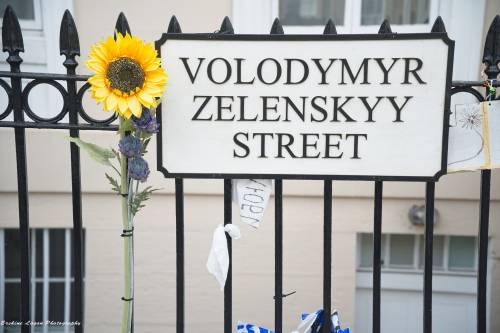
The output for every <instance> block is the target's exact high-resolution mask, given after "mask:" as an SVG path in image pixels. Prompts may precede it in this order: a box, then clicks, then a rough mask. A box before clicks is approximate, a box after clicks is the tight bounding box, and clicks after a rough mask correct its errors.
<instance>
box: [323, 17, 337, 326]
mask: <svg viewBox="0 0 500 333" xmlns="http://www.w3.org/2000/svg"><path fill="white" fill-rule="evenodd" d="M336 34H337V29H336V27H335V23H334V22H333V20H332V19H329V20H328V21H327V22H326V24H325V28H324V29H323V35H336ZM323 200H324V203H323V207H324V212H323V218H324V221H323V252H324V253H323V310H324V311H323V314H324V319H323V322H324V325H323V327H322V331H323V333H330V330H331V326H332V321H331V319H330V315H331V313H332V180H331V179H327V180H325V181H324V193H323Z"/></svg>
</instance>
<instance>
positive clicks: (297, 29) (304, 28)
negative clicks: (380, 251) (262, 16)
mask: <svg viewBox="0 0 500 333" xmlns="http://www.w3.org/2000/svg"><path fill="white" fill-rule="evenodd" d="M271 1H272V6H271V8H272V17H280V15H279V7H280V6H279V1H280V0H271ZM356 1H357V0H356ZM353 3H354V1H350V0H345V5H344V24H343V25H337V23H336V22H334V23H335V28H336V29H337V32H338V33H339V34H347V33H350V32H351V31H350V30H351V29H350V27H351V17H352V15H351V13H352V6H353ZM325 24H326V22H325ZM325 24H323V25H284V26H283V29H284V30H285V33H286V34H314V35H317V34H322V33H323V30H324V29H325Z"/></svg>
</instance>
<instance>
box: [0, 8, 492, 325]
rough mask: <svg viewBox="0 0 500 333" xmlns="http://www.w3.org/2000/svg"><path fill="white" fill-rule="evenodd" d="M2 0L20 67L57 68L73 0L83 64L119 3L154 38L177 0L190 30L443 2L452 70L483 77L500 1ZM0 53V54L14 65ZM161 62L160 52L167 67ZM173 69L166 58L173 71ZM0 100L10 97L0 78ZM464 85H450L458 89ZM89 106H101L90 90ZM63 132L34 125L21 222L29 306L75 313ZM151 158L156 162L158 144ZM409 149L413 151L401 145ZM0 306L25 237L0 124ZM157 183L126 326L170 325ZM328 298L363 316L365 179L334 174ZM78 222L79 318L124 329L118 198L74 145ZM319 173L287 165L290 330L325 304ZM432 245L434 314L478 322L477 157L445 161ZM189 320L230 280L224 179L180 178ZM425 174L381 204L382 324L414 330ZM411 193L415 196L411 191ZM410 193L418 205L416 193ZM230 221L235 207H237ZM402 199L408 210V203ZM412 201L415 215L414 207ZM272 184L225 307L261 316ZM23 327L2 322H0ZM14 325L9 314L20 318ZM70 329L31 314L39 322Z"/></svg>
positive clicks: (372, 17) (361, 26)
mask: <svg viewBox="0 0 500 333" xmlns="http://www.w3.org/2000/svg"><path fill="white" fill-rule="evenodd" d="M7 4H11V5H12V6H13V8H14V9H15V11H16V13H17V15H18V17H19V18H20V19H21V27H22V30H23V35H24V44H25V49H26V53H25V54H23V55H22V57H23V58H24V62H23V64H22V70H23V71H47V72H61V73H62V72H64V67H63V66H62V62H63V58H62V57H61V56H60V55H59V51H58V50H59V48H58V42H59V39H58V38H59V37H58V36H59V25H60V20H61V18H62V14H63V12H64V10H65V9H66V8H68V9H70V10H71V12H72V13H73V16H74V18H75V21H76V24H77V27H78V32H79V36H80V45H81V50H82V56H81V57H80V62H81V63H82V65H81V66H80V68H79V69H78V71H79V73H82V74H86V73H88V71H87V70H86V68H85V66H84V65H83V62H84V60H85V59H86V55H87V54H88V51H89V49H90V46H91V44H93V43H95V42H97V41H100V40H102V39H104V38H105V37H107V36H108V35H110V34H112V33H113V29H114V24H115V21H116V18H117V16H118V14H119V13H120V12H121V11H123V12H124V13H125V15H126V16H127V18H128V21H129V23H130V26H131V30H132V33H133V34H135V35H137V36H139V37H140V38H142V39H146V40H148V41H154V40H156V39H158V38H159V37H160V34H161V33H162V32H165V31H166V29H167V25H168V22H169V19H170V17H171V15H173V14H175V15H176V16H177V18H178V19H179V22H180V24H181V27H182V30H183V32H213V31H215V30H217V29H218V27H219V26H220V23H221V21H222V18H223V17H224V16H229V17H230V18H231V21H232V23H233V25H234V28H235V31H236V33H259V34H260V33H262V34H265V33H268V32H269V30H270V27H271V23H272V20H273V19H274V17H280V19H281V22H282V23H283V25H284V30H285V33H299V34H302V33H321V32H322V29H323V25H324V24H325V22H326V21H327V19H328V18H330V17H331V18H333V20H334V21H335V23H336V26H337V30H338V32H339V33H343V34H344V33H345V34H348V33H376V32H377V30H378V28H379V26H380V23H381V22H382V21H383V19H384V18H388V19H389V21H390V23H391V26H392V29H393V31H395V32H428V31H430V29H431V26H432V23H433V21H434V20H435V18H436V17H437V16H438V15H440V16H442V18H443V20H444V22H445V25H446V28H447V31H448V33H449V35H450V37H451V38H452V39H454V40H455V41H456V47H455V64H454V75H453V78H454V79H455V80H476V79H480V72H481V57H482V47H483V43H484V36H485V34H486V31H487V29H488V27H489V24H490V22H491V21H492V19H493V17H494V16H495V15H496V14H500V2H499V1H498V0H475V1H469V0H301V1H299V0H211V1H201V0H198V1H196V0H183V1H173V0H143V1H133V0H120V1H117V0H113V1H102V0H101V1H99V0H85V1H84V0H0V9H2V12H3V9H4V8H5V6H6V5H7ZM5 58H6V55H4V57H2V60H1V61H0V68H1V69H2V70H5V69H8V65H7V64H6V63H5ZM167 72H168V68H167ZM169 74H170V75H171V76H174V75H175V73H169ZM51 89H53V88H51V87H40V86H38V87H37V88H35V90H36V91H34V92H33V93H32V95H30V96H31V97H30V98H31V100H30V103H31V105H33V106H34V107H33V109H34V111H35V112H36V113H39V114H41V115H44V116H49V115H51V114H56V113H58V112H59V110H60V108H61V106H62V101H61V100H60V96H59V95H57V94H54V93H53V92H52V91H51ZM0 94H3V95H2V96H1V97H0V109H2V110H3V109H4V108H5V106H6V103H7V98H6V96H5V92H4V91H3V90H1V91H0ZM467 101H468V100H467V99H466V98H465V97H463V96H460V95H458V96H456V97H454V99H453V103H464V102H467ZM84 107H85V108H86V110H87V111H88V112H90V113H92V114H93V115H95V116H96V117H100V118H104V117H105V116H107V115H102V114H101V112H100V111H99V110H98V108H97V107H96V106H95V105H94V103H93V101H91V100H90V98H88V96H87V97H86V99H85V105H84ZM65 135H66V133H62V132H61V131H51V130H44V131H40V130H27V153H28V173H29V176H28V179H29V192H30V224H31V227H32V228H33V230H32V237H31V239H32V243H31V251H32V272H33V284H32V286H33V289H32V290H33V295H32V297H33V301H32V303H33V307H32V318H33V319H34V320H37V321H41V320H47V319H50V320H59V321H64V320H71V318H72V307H71V285H72V279H71V265H72V263H71V256H70V253H71V234H70V232H69V228H71V226H72V215H71V192H70V190H71V188H70V186H71V179H70V168H69V165H70V158H69V146H68V142H67V141H66V139H65V137H64V136H65ZM81 135H82V138H83V139H86V140H89V141H93V142H98V143H100V144H102V145H107V146H114V145H116V142H117V137H116V135H115V134H113V133H95V132H94V133H84V132H83V131H82V133H81ZM153 147H154V145H152V147H151V148H152V149H151V151H150V153H149V156H148V159H149V161H150V163H151V164H152V165H155V163H156V162H155V160H156V153H155V149H153ZM408 154H411V152H408ZM0 156H1V164H0V165H1V166H0V171H1V172H0V320H15V319H18V318H19V293H20V287H19V281H20V279H19V276H20V272H19V255H20V254H19V240H18V235H17V231H16V228H18V216H17V195H16V190H17V185H16V162H15V151H14V135H13V131H12V130H11V129H0ZM150 181H151V183H152V184H154V186H155V187H160V188H162V190H161V191H159V192H158V193H155V195H154V197H153V199H152V200H151V201H150V202H149V203H148V206H147V207H146V209H144V211H143V212H141V214H140V215H139V216H138V217H137V222H136V232H135V235H136V296H135V300H136V301H135V311H136V312H135V318H134V321H135V326H136V331H137V332H140V333H148V332H159V331H163V332H172V331H174V328H175V220H174V219H175V209H174V208H175V207H174V196H173V181H172V180H169V179H164V178H163V177H162V176H161V174H160V173H158V172H153V174H152V177H151V178H150ZM333 184H334V185H333V192H334V198H333V267H332V274H333V283H332V289H333V290H332V296H333V307H334V308H336V309H338V310H339V311H340V314H341V320H342V322H343V323H344V324H345V325H347V326H349V327H351V329H353V331H354V332H357V333H365V332H366V333H367V332H371V265H372V262H371V256H372V252H371V246H372V236H371V234H370V233H371V232H372V230H373V225H372V223H373V222H372V221H373V216H372V212H373V200H372V194H373V183H372V182H350V181H343V182H340V181H338V182H334V183H333ZM499 184H500V173H498V172H497V171H495V172H493V180H492V194H491V197H492V201H491V218H490V221H491V222H490V234H491V238H490V253H489V272H490V275H489V302H488V305H489V307H488V311H489V332H491V333H493V332H500V318H499V317H498V316H495V315H494V314H497V313H499V312H500V263H499V253H500V221H499V220H500V186H499ZM82 186H83V191H84V195H83V220H84V228H85V257H86V265H85V317H86V327H87V332H91V333H108V332H116V331H118V329H119V323H120V314H121V305H122V304H121V301H120V297H121V296H122V294H121V292H122V257H121V256H122V242H121V238H120V237H119V235H120V233H121V222H120V210H119V200H118V199H117V196H116V195H114V194H112V193H111V191H110V190H109V186H108V184H107V181H106V180H105V178H104V170H103V169H102V168H101V167H100V166H97V165H96V164H94V163H93V162H92V161H91V160H89V159H88V158H87V156H84V154H82ZM322 189H323V185H322V182H321V181H284V193H285V198H284V292H285V293H288V292H291V291H296V294H294V295H292V296H289V297H287V298H285V299H284V322H285V331H286V332H289V331H291V330H292V329H294V328H295V326H296V325H297V323H298V322H299V320H298V319H299V315H300V314H301V313H302V312H311V311H314V310H316V309H319V308H320V307H321V304H322V251H323V250H322V223H323V222H322V221H323V220H322V219H323V217H322V214H323V206H322V204H323V201H322ZM436 190H437V200H436V210H437V213H438V214H437V219H436V225H435V234H436V236H435V240H434V244H435V248H434V264H435V267H434V271H435V275H434V299H433V302H434V303H433V310H434V313H433V315H434V321H433V325H434V330H435V331H436V332H441V333H447V332H450V333H451V332H453V333H461V332H464V333H465V332H475V318H476V314H475V306H476V270H477V241H476V234H477V232H478V220H479V217H478V216H479V204H478V199H479V173H478V172H470V173H462V174H453V175H447V176H445V177H443V178H442V179H441V181H440V182H439V183H438V184H437V189H436ZM185 191H186V199H185V200H186V202H185V218H186V222H185V223H186V227H185V228H186V241H185V242H186V244H185V246H186V323H187V327H186V332H220V331H222V327H223V326H222V322H223V311H222V310H223V293H222V292H220V291H219V289H218V285H217V283H216V281H215V280H214V279H213V277H212V276H210V275H209V274H208V272H207V270H206V268H205V264H206V259H207V256H208V250H209V248H210V244H211V240H212V232H213V230H214V229H215V227H216V226H217V225H218V224H219V223H221V222H222V216H223V207H222V193H223V183H222V181H221V180H192V181H190V180H187V181H186V182H185ZM424 193H425V192H424V184H418V183H397V182H392V183H388V182H387V183H385V186H384V206H383V209H384V211H383V233H384V237H383V253H382V255H383V269H382V289H383V291H382V331H383V332H384V333H392V332H398V333H399V332H408V333H412V332H421V331H422V320H421V318H422V292H421V291H422V286H423V281H422V267H423V264H422V263H423V241H422V234H423V230H424V229H423V226H422V224H421V222H422V221H421V220H419V219H418V211H419V209H421V208H419V207H418V206H421V205H422V204H423V202H424V200H423V196H424ZM414 206H417V207H414ZM412 207H413V208H412ZM233 212H234V222H235V223H238V216H237V212H236V209H233ZM410 213H411V214H410ZM409 215H411V216H413V217H416V218H413V219H410V218H409ZM273 216H274V212H273V205H272V199H271V200H270V205H269V207H268V210H267V212H266V216H265V220H264V222H263V224H262V226H261V228H260V229H258V230H254V229H252V228H249V227H246V226H242V232H243V238H242V239H241V240H238V241H235V242H234V246H233V259H234V267H233V269H234V271H233V287H234V291H233V306H234V310H233V318H234V320H235V322H236V321H237V320H242V321H245V322H250V323H254V324H259V325H262V326H266V327H270V328H272V327H273V320H274V312H273V311H274V302H273V294H274V245H273V241H274V225H273V221H274V220H273ZM15 331H16V329H12V328H8V327H5V326H0V333H7V332H15ZM17 331H18V329H17ZM38 331H40V332H59V331H60V332H69V331H71V328H68V327H62V328H61V327H59V328H50V327H47V326H45V327H39V328H36V332H38Z"/></svg>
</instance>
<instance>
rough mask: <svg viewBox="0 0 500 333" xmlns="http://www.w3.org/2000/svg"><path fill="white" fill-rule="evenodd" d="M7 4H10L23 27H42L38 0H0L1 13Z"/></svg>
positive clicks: (39, 28) (38, 28) (29, 28)
mask: <svg viewBox="0 0 500 333" xmlns="http://www.w3.org/2000/svg"><path fill="white" fill-rule="evenodd" d="M7 5H10V6H11V7H12V9H14V12H16V15H17V18H18V19H19V23H20V24H21V27H22V28H23V29H27V30H41V29H42V20H41V8H40V0H0V9H1V11H2V13H3V12H4V11H5V8H6V7H7Z"/></svg>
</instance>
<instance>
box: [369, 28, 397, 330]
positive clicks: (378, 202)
mask: <svg viewBox="0 0 500 333" xmlns="http://www.w3.org/2000/svg"><path fill="white" fill-rule="evenodd" d="M378 33H379V34H382V35H387V34H392V29H391V25H390V23H389V21H388V20H384V21H383V22H382V24H381V25H380V28H379V30H378ZM382 191H383V182H382V181H380V180H377V181H375V198H374V209H373V210H374V211H373V215H374V216H373V286H372V287H373V300H372V301H373V305H372V307H373V310H372V311H373V313H372V316H373V317H372V331H373V333H380V288H381V268H382V259H381V255H382V196H383V193H382Z"/></svg>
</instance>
